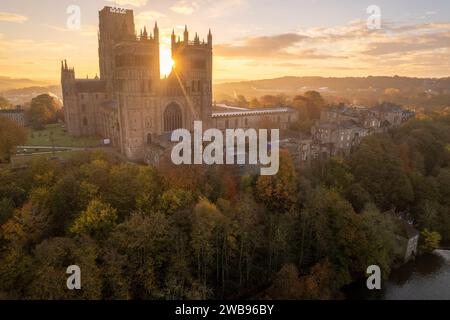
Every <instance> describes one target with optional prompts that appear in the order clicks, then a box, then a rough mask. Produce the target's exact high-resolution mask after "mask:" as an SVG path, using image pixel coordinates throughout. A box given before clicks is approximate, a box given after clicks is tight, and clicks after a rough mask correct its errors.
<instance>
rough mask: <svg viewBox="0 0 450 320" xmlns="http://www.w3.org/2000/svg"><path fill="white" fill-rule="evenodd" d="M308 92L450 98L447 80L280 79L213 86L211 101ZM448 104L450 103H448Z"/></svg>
mask: <svg viewBox="0 0 450 320" xmlns="http://www.w3.org/2000/svg"><path fill="white" fill-rule="evenodd" d="M309 90H316V91H319V92H320V93H321V94H322V95H324V96H329V97H335V98H341V99H350V100H354V99H356V100H373V99H378V98H379V97H380V96H381V95H384V94H386V93H395V94H398V95H409V96H413V95H419V94H421V93H429V94H445V95H447V94H450V77H449V78H441V79H433V78H408V77H398V76H394V77H365V78H362V77H361V78H358V77H348V78H324V77H283V78H276V79H267V80H256V81H240V82H229V83H220V84H216V85H215V86H214V99H215V100H217V101H220V100H223V99H233V98H235V96H236V95H244V96H245V97H246V98H247V99H250V98H255V97H256V98H257V97H260V96H263V95H267V94H270V95H277V94H285V95H288V96H294V95H298V94H302V93H304V92H306V91H309ZM449 104H450V102H449Z"/></svg>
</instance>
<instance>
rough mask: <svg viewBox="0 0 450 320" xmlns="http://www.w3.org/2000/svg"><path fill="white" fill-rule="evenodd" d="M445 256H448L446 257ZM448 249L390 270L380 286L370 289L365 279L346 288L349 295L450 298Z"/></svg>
mask: <svg viewBox="0 0 450 320" xmlns="http://www.w3.org/2000/svg"><path fill="white" fill-rule="evenodd" d="M445 256H447V257H445ZM449 257H450V251H447V252H444V255H443V256H439V255H437V254H427V255H423V256H420V257H418V258H416V260H415V261H411V262H409V263H407V264H405V265H404V266H402V267H401V268H399V269H397V270H394V271H392V273H391V276H390V278H389V280H387V281H385V282H384V283H383V286H382V287H383V289H382V290H379V291H369V290H367V288H366V285H365V282H360V283H355V284H353V285H351V286H349V287H348V288H346V289H345V293H346V295H347V297H348V298H349V299H382V300H432V299H438V300H442V299H445V300H450V258H449Z"/></svg>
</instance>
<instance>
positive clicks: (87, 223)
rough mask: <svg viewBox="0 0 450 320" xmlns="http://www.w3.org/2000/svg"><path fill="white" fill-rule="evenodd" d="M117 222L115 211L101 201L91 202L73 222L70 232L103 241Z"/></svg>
mask: <svg viewBox="0 0 450 320" xmlns="http://www.w3.org/2000/svg"><path fill="white" fill-rule="evenodd" d="M116 220H117V210H116V209H114V208H113V207H111V206H110V205H109V204H106V203H103V202H102V201H101V200H98V199H94V200H92V201H91V202H90V203H89V205H88V207H87V208H86V210H85V211H83V212H82V213H81V214H80V216H79V217H78V218H77V219H76V220H75V221H74V223H73V225H72V227H71V228H70V230H71V231H72V232H73V233H75V234H86V235H90V236H92V237H94V238H96V239H104V238H105V237H106V236H107V234H108V233H109V232H110V231H111V230H112V228H113V227H114V225H115V223H116Z"/></svg>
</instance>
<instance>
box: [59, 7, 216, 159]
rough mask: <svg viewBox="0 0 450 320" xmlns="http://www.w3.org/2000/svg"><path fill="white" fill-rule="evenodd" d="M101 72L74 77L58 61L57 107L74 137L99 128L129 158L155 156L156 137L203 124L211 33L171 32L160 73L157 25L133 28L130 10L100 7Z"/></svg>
mask: <svg viewBox="0 0 450 320" xmlns="http://www.w3.org/2000/svg"><path fill="white" fill-rule="evenodd" d="M99 21H100V23H99V33H98V41H99V64H100V78H98V77H96V78H95V79H76V78H75V71H74V69H73V68H68V67H67V62H65V61H64V62H63V63H62V65H61V84H62V89H63V99H64V113H65V119H66V124H67V130H68V133H69V134H71V135H73V136H81V135H93V134H98V135H101V136H102V137H103V138H104V139H105V140H106V141H108V142H110V143H111V144H112V145H113V146H114V147H116V148H117V149H118V150H120V152H121V153H122V154H124V155H125V156H126V157H127V158H129V159H130V160H135V161H143V160H145V161H147V162H154V161H155V160H156V159H149V158H152V157H154V156H155V153H154V152H153V151H152V150H151V148H152V146H153V147H154V145H155V142H157V141H161V139H164V137H165V136H167V133H170V132H172V131H173V130H175V129H178V128H186V129H188V130H193V123H194V121H196V120H201V121H203V126H204V127H208V126H209V124H210V122H211V110H212V34H211V31H210V32H209V34H208V38H207V41H206V42H205V41H200V38H199V36H198V35H197V34H196V35H195V37H194V40H189V33H188V30H187V27H186V28H185V30H184V34H183V39H180V37H178V38H177V37H176V35H175V33H174V32H172V36H171V44H172V59H173V60H174V61H175V66H174V68H173V69H172V72H171V73H170V75H169V76H168V77H167V78H165V79H161V75H160V56H159V53H160V50H159V45H160V43H159V28H158V26H157V24H155V27H154V29H153V34H151V33H148V32H147V29H146V28H144V30H143V31H141V32H140V34H139V36H137V35H136V32H135V25H134V16H133V11H132V10H118V9H116V8H111V7H105V8H104V9H102V10H101V11H100V12H99Z"/></svg>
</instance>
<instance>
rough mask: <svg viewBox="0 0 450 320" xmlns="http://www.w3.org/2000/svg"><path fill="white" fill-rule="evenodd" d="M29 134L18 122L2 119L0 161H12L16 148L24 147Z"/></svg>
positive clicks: (0, 123)
mask: <svg viewBox="0 0 450 320" xmlns="http://www.w3.org/2000/svg"><path fill="white" fill-rule="evenodd" d="M26 139H27V134H26V131H25V129H24V128H22V127H20V126H19V125H18V124H17V123H16V122H14V121H12V120H9V119H7V118H5V117H0V159H5V160H8V161H9V160H10V159H11V155H12V153H13V151H14V147H16V146H18V145H24V144H25V142H26Z"/></svg>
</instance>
